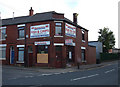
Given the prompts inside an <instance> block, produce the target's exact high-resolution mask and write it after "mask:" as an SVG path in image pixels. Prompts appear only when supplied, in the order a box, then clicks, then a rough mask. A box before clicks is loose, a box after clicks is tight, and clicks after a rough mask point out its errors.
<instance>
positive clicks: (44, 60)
mask: <svg viewBox="0 0 120 87" xmlns="http://www.w3.org/2000/svg"><path fill="white" fill-rule="evenodd" d="M37 63H48V54H37Z"/></svg>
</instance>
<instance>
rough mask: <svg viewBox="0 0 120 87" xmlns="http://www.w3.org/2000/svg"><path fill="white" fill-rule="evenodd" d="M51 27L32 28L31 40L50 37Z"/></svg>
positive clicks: (39, 26)
mask: <svg viewBox="0 0 120 87" xmlns="http://www.w3.org/2000/svg"><path fill="white" fill-rule="evenodd" d="M49 32H50V25H49V24H43V25H36V26H31V27H30V38H39V37H49V35H50V33H49Z"/></svg>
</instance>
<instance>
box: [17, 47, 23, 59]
mask: <svg viewBox="0 0 120 87" xmlns="http://www.w3.org/2000/svg"><path fill="white" fill-rule="evenodd" d="M18 61H24V48H18Z"/></svg>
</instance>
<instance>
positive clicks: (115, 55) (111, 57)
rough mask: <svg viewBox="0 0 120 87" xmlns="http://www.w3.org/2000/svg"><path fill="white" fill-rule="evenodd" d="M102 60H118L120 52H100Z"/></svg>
mask: <svg viewBox="0 0 120 87" xmlns="http://www.w3.org/2000/svg"><path fill="white" fill-rule="evenodd" d="M100 58H101V61H106V60H118V59H119V54H118V53H100Z"/></svg>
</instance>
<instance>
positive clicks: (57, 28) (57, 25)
mask: <svg viewBox="0 0 120 87" xmlns="http://www.w3.org/2000/svg"><path fill="white" fill-rule="evenodd" d="M61 35H62V23H55V36H61Z"/></svg>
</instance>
